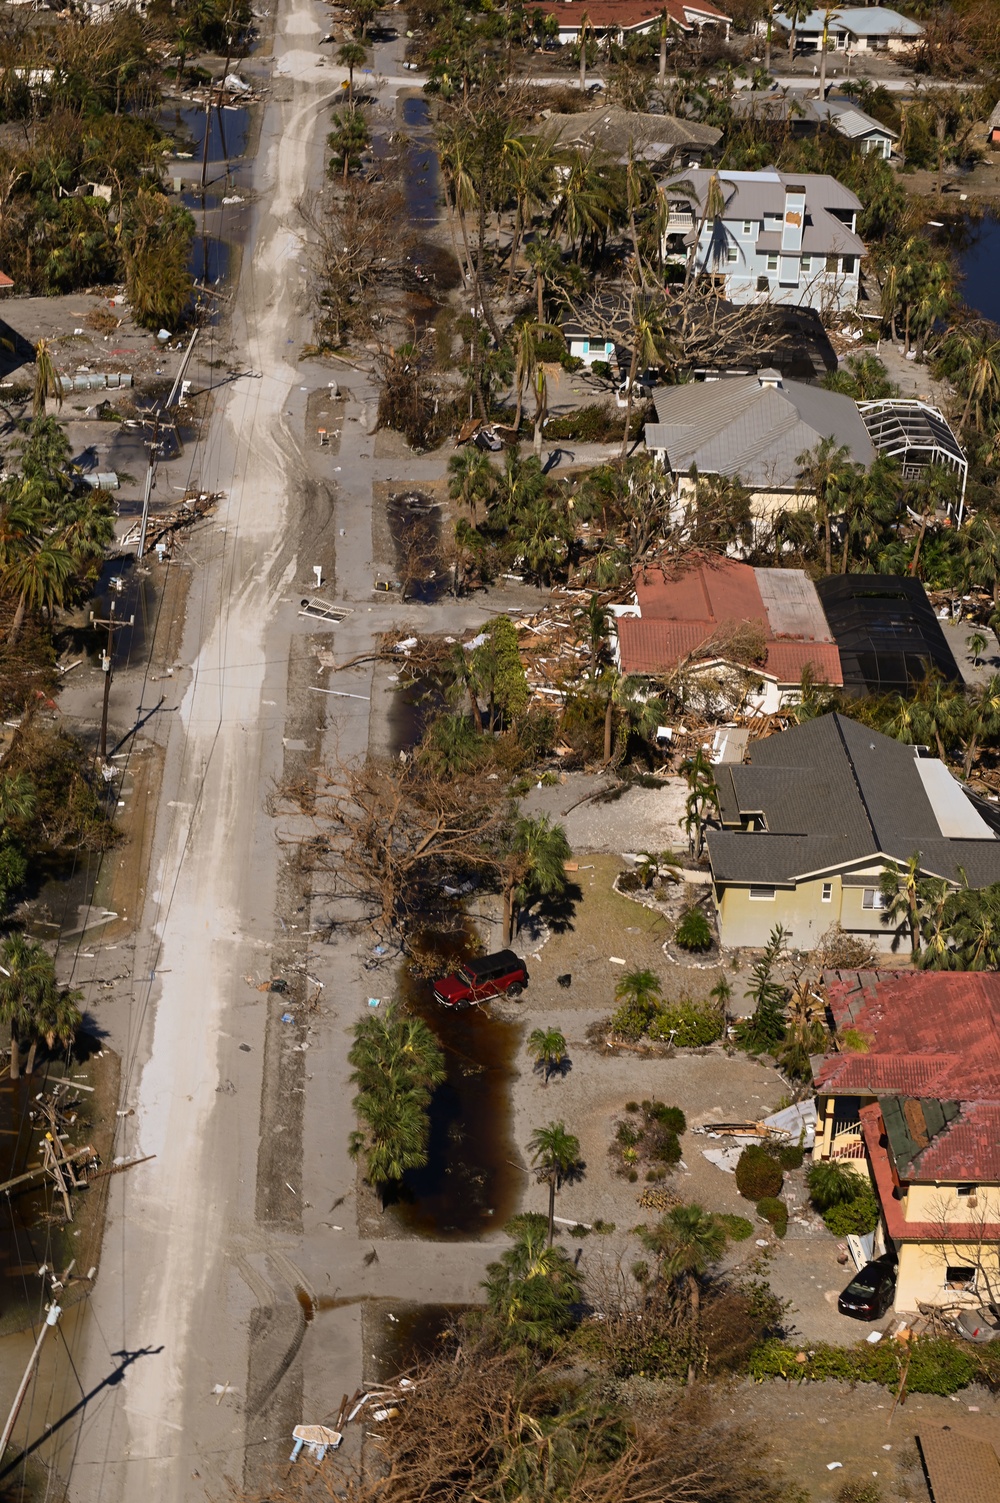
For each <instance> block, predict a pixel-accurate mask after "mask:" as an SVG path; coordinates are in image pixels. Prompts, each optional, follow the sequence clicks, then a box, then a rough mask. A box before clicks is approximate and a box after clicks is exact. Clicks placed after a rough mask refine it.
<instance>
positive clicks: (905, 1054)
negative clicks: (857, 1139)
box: [816, 971, 1000, 1183]
mask: <svg viewBox="0 0 1000 1503" xmlns="http://www.w3.org/2000/svg"><path fill="white" fill-rule="evenodd" d="M826 993H827V1001H828V1003H829V1006H830V1011H831V1013H832V1014H833V1018H834V1021H835V1023H836V1024H837V1026H838V1028H856V1029H858V1030H859V1032H861V1033H862V1034H864V1035H865V1036H866V1037H867V1040H868V1048H867V1051H866V1052H865V1053H863V1054H862V1053H857V1052H853V1051H847V1052H844V1053H843V1054H834V1055H831V1056H830V1057H829V1058H827V1059H826V1060H824V1062H823V1064H822V1065H821V1067H820V1069H819V1071H818V1072H817V1074H816V1090H817V1092H819V1093H820V1094H826V1095H831V1094H832V1095H838V1096H867V1095H872V1096H910V1097H914V1098H915V1099H917V1100H937V1101H957V1102H959V1103H961V1111H960V1113H959V1115H958V1116H957V1117H956V1118H955V1119H954V1121H952V1122H949V1123H947V1124H946V1125H945V1126H944V1128H943V1129H942V1130H941V1131H940V1132H938V1133H936V1134H935V1136H934V1137H933V1138H932V1139H931V1141H930V1143H929V1144H928V1146H927V1147H926V1148H924V1149H923V1150H922V1152H921V1153H920V1155H919V1158H918V1159H917V1160H916V1161H915V1163H914V1165H913V1167H912V1168H911V1169H910V1170H909V1171H908V1173H907V1176H906V1177H907V1179H909V1180H913V1181H915V1182H924V1183H928V1182H930V1183H934V1182H939V1181H940V1182H950V1183H956V1182H957V1183H961V1182H962V1181H964V1180H968V1181H969V1182H971V1183H975V1182H977V1181H988V1182H991V1183H1000V975H997V974H996V973H995V972H981V971H943V972H942V971H917V972H913V971H896V972H892V971H888V972H887V971H883V972H874V971H869V972H865V973H861V974H859V973H856V972H855V973H850V972H841V973H838V975H837V976H835V977H833V978H831V979H828V981H827V986H826ZM866 1110H867V1109H866ZM862 1118H863V1119H864V1113H862ZM879 1121H881V1113H879ZM866 1138H867V1134H866ZM870 1149H871V1145H870V1144H869V1150H870Z"/></svg>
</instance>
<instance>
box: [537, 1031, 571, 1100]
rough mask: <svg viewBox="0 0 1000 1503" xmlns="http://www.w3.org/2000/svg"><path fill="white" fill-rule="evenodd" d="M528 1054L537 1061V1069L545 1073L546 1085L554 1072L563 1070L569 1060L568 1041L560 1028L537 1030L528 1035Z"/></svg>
mask: <svg viewBox="0 0 1000 1503" xmlns="http://www.w3.org/2000/svg"><path fill="white" fill-rule="evenodd" d="M528 1053H529V1054H530V1055H531V1057H532V1059H533V1060H534V1061H535V1068H536V1070H537V1069H541V1070H543V1071H544V1072H545V1081H544V1083H545V1085H546V1086H547V1085H548V1083H549V1076H550V1075H551V1073H552V1071H553V1070H559V1069H562V1066H563V1063H564V1061H565V1060H566V1059H567V1058H568V1055H567V1052H566V1039H565V1036H564V1035H563V1034H561V1033H560V1032H559V1029H558V1028H535V1029H533V1030H532V1032H531V1033H530V1034H529V1035H528Z"/></svg>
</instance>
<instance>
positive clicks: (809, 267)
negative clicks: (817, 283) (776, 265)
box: [802, 256, 813, 276]
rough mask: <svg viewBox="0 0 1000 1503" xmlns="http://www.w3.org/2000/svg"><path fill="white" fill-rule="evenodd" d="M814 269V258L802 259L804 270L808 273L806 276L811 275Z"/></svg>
mask: <svg viewBox="0 0 1000 1503" xmlns="http://www.w3.org/2000/svg"><path fill="white" fill-rule="evenodd" d="M812 267H813V259H812V256H803V257H802V270H803V271H804V272H805V273H806V276H808V275H809V273H810V272H811V271H812Z"/></svg>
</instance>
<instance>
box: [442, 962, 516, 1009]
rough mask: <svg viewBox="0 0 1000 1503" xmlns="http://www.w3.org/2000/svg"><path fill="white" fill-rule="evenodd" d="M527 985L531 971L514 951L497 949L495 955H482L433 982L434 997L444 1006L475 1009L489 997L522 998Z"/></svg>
mask: <svg viewBox="0 0 1000 1503" xmlns="http://www.w3.org/2000/svg"><path fill="white" fill-rule="evenodd" d="M527 984H528V968H527V966H526V965H525V963H524V961H523V960H522V959H521V957H520V956H519V955H515V954H514V951H513V950H498V951H497V953H496V954H495V955H481V956H480V957H479V959H478V960H466V961H464V962H463V963H462V965H460V966H459V968H458V970H457V971H452V973H451V975H450V976H442V977H440V979H439V980H437V981H435V983H434V996H435V998H436V999H437V1001H438V1002H441V1003H443V1005H444V1006H445V1007H472V1006H473V1005H474V1004H475V1003H477V1002H487V1001H489V999H490V997H499V996H500V995H501V994H502V993H504V992H506V993H507V994H508V996H511V997H519V996H520V995H521V993H522V992H523V991H524V988H525V987H526V986H527Z"/></svg>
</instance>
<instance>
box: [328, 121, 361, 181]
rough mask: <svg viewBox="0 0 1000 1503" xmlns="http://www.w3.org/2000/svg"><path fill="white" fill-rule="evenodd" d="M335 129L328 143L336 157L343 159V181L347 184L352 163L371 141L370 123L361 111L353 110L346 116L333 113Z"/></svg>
mask: <svg viewBox="0 0 1000 1503" xmlns="http://www.w3.org/2000/svg"><path fill="white" fill-rule="evenodd" d="M333 125H334V128H333V130H332V131H331V132H330V134H329V136H328V137H327V141H328V143H329V145H330V147H331V149H332V151H333V152H334V155H335V156H338V157H341V158H342V163H343V180H344V182H345V183H346V182H347V174H348V172H349V171H350V167H351V162H352V161H353V160H355V159H356V158H358V157H359V156H360V155H361V153H362V152H363V151H364V150H365V148H366V146H367V145H368V143H369V141H370V140H371V131H370V130H369V129H368V123H367V121H366V120H365V118H364V116H363V115H362V114H361V113H360V111H358V110H355V109H352V110H350V111H348V112H347V113H346V114H340V113H339V112H338V111H336V110H335V111H334V113H333Z"/></svg>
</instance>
